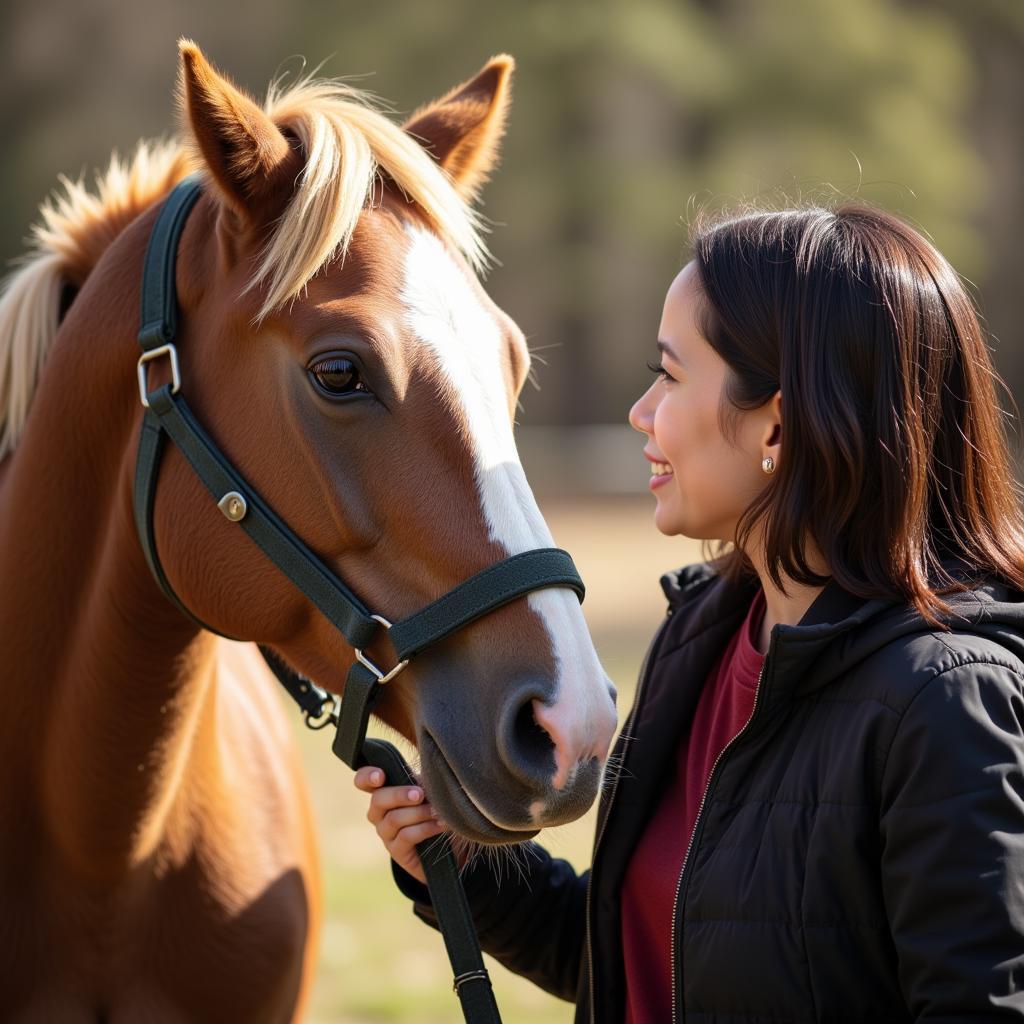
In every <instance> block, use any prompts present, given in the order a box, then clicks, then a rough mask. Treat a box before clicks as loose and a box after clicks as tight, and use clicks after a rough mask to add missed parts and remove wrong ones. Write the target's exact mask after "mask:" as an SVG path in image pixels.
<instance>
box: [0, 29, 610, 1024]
mask: <svg viewBox="0 0 1024 1024" xmlns="http://www.w3.org/2000/svg"><path fill="white" fill-rule="evenodd" d="M180 53H181V84H182V88H181V90H180V95H181V105H182V117H183V123H184V125H185V135H186V139H185V140H184V141H183V142H182V143H180V144H177V143H175V144H164V145H158V146H150V145H145V144H143V145H141V146H140V147H139V149H138V151H137V152H136V154H135V156H134V157H133V159H132V160H130V161H128V162H126V163H121V162H120V161H118V160H117V159H116V158H115V159H114V160H112V162H111V165H110V168H109V170H108V171H107V172H106V174H104V175H103V176H101V178H100V180H99V182H98V189H97V191H96V193H95V194H93V193H90V192H88V191H86V190H85V189H84V188H83V187H82V186H81V185H80V184H76V183H72V182H65V191H64V193H63V194H61V195H60V196H58V197H56V198H55V199H54V200H52V201H51V202H50V203H48V204H47V205H45V206H44V207H43V209H42V215H43V217H42V223H41V224H40V226H39V227H37V229H36V230H35V236H34V238H35V243H34V248H33V250H32V252H30V253H29V254H28V255H27V257H26V259H25V261H24V262H23V264H22V266H21V267H20V268H19V269H18V270H17V271H16V272H15V273H14V274H13V275H12V276H11V277H10V278H9V279H8V280H7V282H6V284H5V286H4V292H3V296H2V298H0V509H2V514H0V579H3V581H4V587H3V590H2V592H0V644H2V649H3V653H4V659H3V666H2V669H0V673H2V676H0V678H2V680H3V682H2V689H0V694H2V702H3V706H2V710H0V751H2V757H3V765H4V771H3V773H2V776H0V809H2V810H0V814H2V818H0V820H2V821H3V823H4V833H5V839H4V841H3V843H0V906H2V907H3V913H2V914H0V949H2V950H3V951H4V956H3V957H2V958H0V1015H2V1016H3V1017H4V1019H6V1020H13V1021H26V1022H27V1021H36V1020H60V1021H62V1022H68V1024H75V1022H89V1024H95V1022H97V1021H105V1022H115V1021H125V1022H128V1021H141V1020H145V1021H152V1022H155V1024H163V1022H171V1021H174V1022H178V1021H190V1022H192V1021H195V1022H201V1021H217V1022H223V1021H226V1020H231V1021H253V1022H259V1021H275V1022H277V1021H283V1020H290V1019H298V1018H299V1017H300V1016H301V1012H302V1007H303V1004H304V1000H305V998H306V995H307V992H308V982H309V978H310V973H311V970H312V966H313V964H314V961H315V951H316V936H317V928H318V917H319V904H320V894H319V888H318V884H319V883H318V866H317V856H316V845H315V840H314V832H313V826H312V823H311V818H310V811H309V804H308V800H307V796H306V791H305V788H304V784H303V781H302V778H301V775H300V771H299V765H298V760H297V756H296V752H295V749H294V746H293V744H292V740H291V732H290V729H289V725H288V722H287V720H286V718H285V715H284V711H283V709H282V707H281V704H280V701H279V699H278V696H277V695H276V693H275V692H274V688H275V686H276V683H275V682H274V680H273V678H272V676H271V675H270V674H269V673H268V671H267V670H266V668H265V666H264V665H263V664H262V662H261V660H260V658H259V656H258V655H257V653H256V651H255V647H254V646H252V645H251V644H237V643H231V642H229V641H226V640H223V639H221V638H219V637H217V636H215V635H214V634H213V633H211V632H208V631H206V630H203V629H201V628H199V626H197V625H196V623H195V622H194V621H193V620H192V619H191V618H190V617H188V616H186V615H183V614H182V613H181V611H180V610H179V609H178V608H177V607H176V606H175V604H174V603H172V601H170V600H169V599H168V597H167V596H166V595H165V593H164V592H163V590H162V589H161V588H160V586H159V585H158V583H157V581H156V580H155V579H154V577H153V575H152V574H151V573H150V570H149V568H148V566H147V564H146V560H145V558H144V555H143V551H142V547H141V544H140V540H139V537H138V534H137V532H136V529H135V525H134V522H133V514H132V478H133V473H134V467H135V459H136V450H137V447H138V444H139V433H140V426H141V422H142V415H143V408H142V405H141V403H140V400H139V399H140V395H139V387H138V384H137V381H136V373H137V362H138V358H139V352H138V346H137V340H136V334H137V330H138V308H139V306H138V304H139V284H140V279H141V273H142V263H143V257H144V253H145V250H146V246H147V242H148V240H149V237H150V233H151V231H152V229H153V226H154V222H155V220H156V216H157V213H158V209H159V207H160V206H161V203H162V201H163V199H164V198H165V197H166V195H167V194H168V192H169V191H170V189H171V188H172V187H173V186H174V185H175V184H176V183H177V182H178V181H180V180H181V179H182V178H184V177H185V176H186V175H188V174H190V173H195V172H199V174H200V175H201V177H202V180H203V191H202V195H201V197H200V198H199V200H198V202H197V204H196V206H195V208H194V210H193V211H192V213H191V215H190V217H189V219H188V222H187V223H186V225H185V229H184V233H183V235H182V237H181V241H180V248H179V252H178V259H177V270H176V282H175V283H176V287H177V295H178V301H179V305H180V312H179V324H178V335H177V339H176V346H177V353H178V357H179V361H180V376H181V379H182V386H183V388H187V394H188V399H189V405H190V406H191V408H192V409H193V411H194V412H195V413H196V415H197V417H198V418H199V419H200V420H201V421H202V423H203V425H204V427H205V428H206V430H207V431H208V432H209V433H210V435H212V437H213V438H215V439H216V442H217V444H218V445H219V446H220V448H221V450H222V451H223V452H224V453H225V454H226V456H227V457H228V458H229V459H230V460H231V462H232V463H233V464H234V465H235V466H236V467H237V468H238V470H239V471H240V472H241V473H242V474H243V475H244V476H245V477H246V478H247V479H248V480H249V481H251V482H252V484H253V486H254V487H255V489H256V490H257V491H258V492H259V494H261V495H262V496H263V497H264V498H266V499H267V500H268V501H269V502H270V504H271V505H272V506H273V508H274V510H275V512H276V513H277V514H278V516H280V517H281V519H282V520H284V521H285V522H286V523H287V524H288V525H289V526H290V527H291V529H292V530H294V531H295V532H296V533H297V534H298V535H299V536H300V537H301V539H302V540H303V541H304V542H305V543H306V544H307V545H308V546H309V548H311V549H312V551H313V552H315V553H316V555H317V556H318V557H319V558H320V559H321V560H323V561H324V562H325V563H326V564H327V565H328V566H330V567H331V569H332V570H333V571H334V572H335V573H336V574H337V575H338V576H339V577H340V578H342V579H344V580H345V582H346V583H347V584H348V586H349V587H350V588H351V589H352V590H353V591H354V592H355V593H356V594H358V595H359V597H360V598H361V599H362V600H363V601H364V602H365V603H366V605H367V607H369V608H372V609H374V610H375V611H377V612H379V613H381V614H382V615H386V616H387V618H388V619H389V620H392V621H396V620H399V619H401V618H403V617H404V616H406V615H408V614H410V613H412V612H414V611H416V610H417V609H419V608H421V607H423V606H424V605H426V604H427V603H429V602H430V601H431V600H433V599H435V598H436V597H438V596H439V595H441V594H444V593H446V592H447V591H449V590H451V589H452V588H453V587H454V586H456V585H457V584H458V583H459V582H460V581H462V580H464V579H466V578H468V577H470V576H472V575H473V574H474V573H476V572H478V571H479V570H481V569H483V568H485V567H486V566H488V565H491V564H493V563H496V562H498V561H500V560H502V559H504V558H506V557H508V556H510V555H514V554H517V553H519V552H522V551H528V550H531V549H534V548H540V547H547V546H551V545H552V541H551V536H550V533H549V531H548V529H547V527H546V525H545V523H544V521H543V519H542V517H541V515H540V512H539V511H538V509H537V505H536V502H535V501H534V499H533V496H532V494H531V491H530V489H529V486H528V485H527V482H526V480H525V477H524V474H523V471H522V468H521V466H520V463H519V459H518V456H517V453H516V448H515V443H514V440H513V431H512V417H513V413H514V410H515V407H516V401H517V397H518V394H519V391H520V389H521V388H522V385H523V383H524V381H525V379H526V376H527V373H528V370H529V363H530V357H529V352H528V350H527V347H526V344H525V342H524V339H523V336H522V334H521V332H520V331H519V330H518V329H517V328H516V326H515V324H514V323H513V322H512V321H511V320H510V319H509V317H508V316H506V315H505V314H504V313H503V312H502V311H501V310H499V309H498V308H497V307H496V306H495V305H494V303H493V302H492V301H491V300H490V299H489V298H488V296H487V295H486V293H485V292H484V291H483V289H482V288H481V286H480V284H479V282H478V280H477V276H476V275H477V271H479V270H480V269H481V268H482V266H483V265H484V263H485V260H486V251H485V248H484V246H483V244H482V241H481V238H480V233H479V223H478V220H477V217H476V215H475V214H474V211H473V208H472V200H473V198H474V197H475V195H476V193H477V191H478V190H479V188H480V186H481V185H482V183H483V182H484V181H485V180H486V178H487V176H488V174H489V172H490V171H491V169H492V167H493V165H494V163H495V161H496V158H497V149H498V146H499V142H500V138H501V136H502V134H503V131H504V120H505V115H506V110H507V106H508V88H509V78H510V75H511V70H512V61H511V60H510V59H509V58H507V57H497V58H495V59H493V60H492V61H490V62H489V63H488V64H487V65H486V66H485V67H484V68H483V69H482V70H481V71H480V73H479V74H477V75H476V76H475V77H474V78H472V79H471V80H469V81H468V82H466V83H464V84H463V85H461V86H459V87H457V88H456V89H454V90H452V92H451V93H449V94H448V95H447V96H445V97H444V98H442V99H441V100H438V101H436V102H434V103H431V104H428V105H427V106H426V107H424V108H422V109H421V110H420V111H418V112H417V113H416V114H414V115H413V117H412V118H411V119H410V120H409V121H408V123H406V124H405V125H404V126H402V127H399V126H398V125H396V124H394V123H393V122H391V121H390V120H389V119H388V118H386V117H384V116H383V115H382V114H381V113H379V112H378V110H376V109H375V108H374V107H373V105H372V104H371V103H370V102H369V101H368V100H367V98H366V97H364V96H363V95H361V94H359V93H358V92H356V91H354V90H352V89H350V88H348V87H346V86H344V85H341V84H339V83H337V82H332V81H318V80H312V79H305V80H302V81H300V82H298V83H297V84H295V85H294V86H292V87H291V88H288V89H287V90H285V89H282V88H280V87H277V86H273V87H271V89H270V91H269V94H268V98H267V102H266V104H265V106H264V107H263V108H260V107H259V106H257V105H256V104H255V103H254V102H252V101H251V100H250V99H249V98H247V97H246V96H245V95H243V94H242V93H241V92H240V91H239V90H238V89H236V88H235V87H234V86H232V85H231V84H230V83H229V82H228V81H227V80H226V79H225V78H223V77H222V76H221V75H219V74H218V73H216V72H215V71H214V70H213V69H212V68H211V66H210V65H209V64H208V63H207V61H206V60H205V58H204V57H203V55H202V54H201V52H200V51H199V49H198V48H197V47H196V46H195V45H194V44H192V43H190V42H188V41H183V42H182V43H181V45H180ZM168 372H169V366H168V365H167V361H166V360H163V361H154V364H153V366H152V367H151V368H150V377H149V379H150V381H151V382H152V384H153V386H157V385H158V384H159V383H160V378H161V375H166V374H167V373H168ZM156 495H157V496H156V503H155V507H154V510H153V522H154V533H155V539H156V545H157V547H158V549H159V557H160V563H161V565H162V567H163V571H164V573H165V575H166V577H167V581H168V583H169V584H170V587H171V588H173V592H174V594H176V595H177V597H178V599H179V600H180V602H181V603H182V605H183V606H184V607H186V608H187V609H188V612H189V613H190V614H191V615H193V616H195V618H196V619H198V620H201V621H202V622H205V623H208V624H209V626H210V627H211V628H212V629H214V630H216V631H218V632H220V633H223V634H225V635H227V636H236V637H242V638H244V639H246V640H252V641H256V642H258V643H261V644H264V645H266V646H267V647H269V648H270V649H271V650H272V651H273V652H274V654H275V655H276V656H277V657H279V658H280V659H282V660H283V661H284V662H285V663H287V664H288V665H290V666H291V667H292V668H293V669H294V670H295V671H297V672H300V673H302V674H304V675H306V676H308V677H310V678H311V679H314V680H316V682H317V683H319V684H320V685H321V686H324V687H326V688H327V689H329V690H331V691H334V692H336V693H337V692H341V691H342V689H343V687H344V679H345V675H346V672H347V670H348V668H349V666H350V665H351V664H352V662H353V660H354V653H353V650H352V649H351V647H350V646H349V645H347V644H346V643H345V641H344V640H343V639H342V637H341V635H340V634H339V633H338V632H337V630H336V629H335V628H334V627H333V626H332V625H331V624H330V623H329V622H328V621H327V620H326V619H325V618H324V617H323V616H322V615H321V614H320V613H319V612H318V611H317V610H316V609H315V608H314V606H313V605H312V603H311V602H310V601H309V600H308V599H307V598H306V597H305V596H304V595H303V593H302V592H301V591H300V590H299V589H297V588H296V587H295V586H294V585H293V584H292V583H291V582H290V581H289V580H288V579H287V578H286V576H285V575H284V574H282V573H281V572H280V571H278V570H277V569H276V568H275V566H274V565H273V564H272V563H271V562H269V561H268V560H267V559H266V558H265V557H264V556H263V554H262V552H261V551H260V550H259V548H257V547H256V546H255V545H254V544H253V543H252V542H251V541H250V540H249V539H248V537H246V536H244V535H243V533H242V532H240V531H239V530H238V529H237V528H236V527H235V526H234V524H233V523H232V522H231V521H229V519H228V518H227V517H226V516H225V514H223V513H222V511H221V510H220V509H219V508H218V507H217V503H216V502H215V501H214V500H211V498H210V496H209V494H208V493H207V492H206V491H205V490H204V489H203V487H202V485H201V484H200V482H199V481H198V479H197V478H196V477H195V475H194V474H193V473H192V471H191V469H190V467H189V466H188V464H187V462H186V461H185V459H184V458H183V457H182V456H181V455H180V454H179V453H178V452H177V451H176V450H175V449H173V448H170V447H169V448H168V450H167V452H166V454H165V455H164V458H163V462H162V465H161V467H160V471H159V487H158V490H157V492H156ZM378 647H379V649H377V648H378ZM367 653H368V655H370V656H371V657H372V658H373V659H374V661H376V663H377V664H379V665H388V664H389V654H393V652H389V650H388V645H387V643H386V642H385V641H382V642H381V643H380V644H378V645H375V646H374V647H371V648H370V649H369V651H368V652H367ZM613 693H614V691H613V690H612V689H611V685H610V683H609V681H608V679H607V677H606V675H605V673H604V672H603V670H602V668H601V666H600V664H599V662H598V659H597V656H596V654H595V652H594V648H593V645H592V642H591V640H590V637H589V635H588V633H587V630H586V627H585V624H584V621H583V618H582V615H581V612H580V610H579V607H578V601H577V597H576V595H575V594H573V593H572V592H571V591H569V590H565V589H545V590H540V591H537V592H534V593H532V594H530V595H529V596H527V597H523V598H521V599H519V600H517V601H515V602H513V603H510V604H507V605H505V606H504V607H502V608H500V609H498V610H496V611H494V612H492V613H491V614H489V615H487V616H486V617H484V618H481V619H479V620H478V621H476V622H474V623H472V624H471V625H470V626H468V627H467V628H466V629H464V630H462V631H461V632H459V633H458V634H457V635H455V636H452V637H450V638H449V639H447V640H445V641H443V642H442V643H440V644H438V645H437V646H436V647H434V648H432V649H430V650H429V651H427V652H425V653H423V654H422V655H421V656H420V657H418V658H416V659H414V660H413V661H412V662H411V663H410V665H409V667H408V668H407V669H406V670H405V671H404V672H402V673H401V674H400V675H399V676H397V677H396V678H395V679H394V680H392V681H391V682H390V683H388V685H387V686H386V687H385V689H384V693H383V697H382V699H381V701H380V703H379V704H378V706H377V709H376V710H377V714H378V716H379V717H380V718H381V719H382V720H383V721H384V722H386V723H388V724H389V725H391V726H393V727H394V728H395V729H396V730H397V731H398V732H400V733H401V734H402V735H403V736H405V737H406V738H407V739H408V740H409V741H411V742H412V743H414V744H415V745H416V746H417V747H418V748H419V751H420V755H421V758H422V775H423V781H424V783H425V785H426V787H427V789H428V791H429V792H430V796H431V799H432V801H433V802H434V803H435V804H436V806H437V807H438V809H439V810H440V812H441V813H442V814H443V816H444V818H445V820H446V821H447V822H449V823H450V825H451V826H452V828H453V829H454V830H455V831H456V832H457V833H459V834H461V835H463V836H465V837H467V838H469V839H472V840H475V841H477V842H480V843H488V844H502V843H514V842H517V841H520V840H522V839H525V838H528V837H530V836H532V835H534V834H535V833H536V831H537V830H538V829H540V828H542V827H545V826H548V825H555V824H559V823H562V822H565V821H568V820H571V819H572V818H575V817H577V816H579V815H580V814H582V813H583V812H584V811H585V810H586V809H587V807H588V806H589V805H590V804H591V802H592V801H593V799H594V797H595V795H596V792H597V787H598V785H599V781H600V769H601V766H602V765H603V762H604V758H605V755H606V753H607V749H608V745H609V742H610V739H611V734H612V731H613V729H614V723H615V714H614V704H613Z"/></svg>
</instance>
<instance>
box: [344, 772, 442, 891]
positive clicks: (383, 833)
mask: <svg viewBox="0 0 1024 1024" xmlns="http://www.w3.org/2000/svg"><path fill="white" fill-rule="evenodd" d="M354 781H355V786H356V788H357V789H359V790H362V791H363V792H364V793H369V794H371V795H370V807H369V809H368V810H367V812H366V817H367V819H368V820H369V821H370V822H371V823H372V824H373V825H374V826H375V827H376V829H377V835H378V836H380V838H381V840H382V842H383V843H384V846H385V848H386V849H387V851H388V853H389V854H390V855H391V858H392V859H393V860H394V861H395V862H396V863H397V864H399V865H400V866H401V867H403V868H404V869H405V870H406V871H408V872H409V874H410V875H412V876H413V877H414V878H418V879H419V880H420V881H421V882H425V881H426V878H425V876H424V874H423V866H422V865H421V864H420V858H419V855H418V854H417V853H416V846H417V844H419V843H422V842H423V841H424V840H426V839H431V838H433V837H435V836H439V835H440V834H441V833H442V832H444V831H445V829H446V828H447V826H446V825H445V823H444V822H443V821H440V820H439V819H438V818H437V817H436V816H435V812H434V809H433V807H431V805H430V804H429V803H427V802H426V798H425V794H424V792H423V789H422V788H421V787H420V786H415V785H409V786H386V785H384V782H385V779H384V773H383V772H382V771H381V770H380V769H379V768H373V767H370V766H365V767H363V768H360V769H359V771H357V772H356V774H355V779H354Z"/></svg>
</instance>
